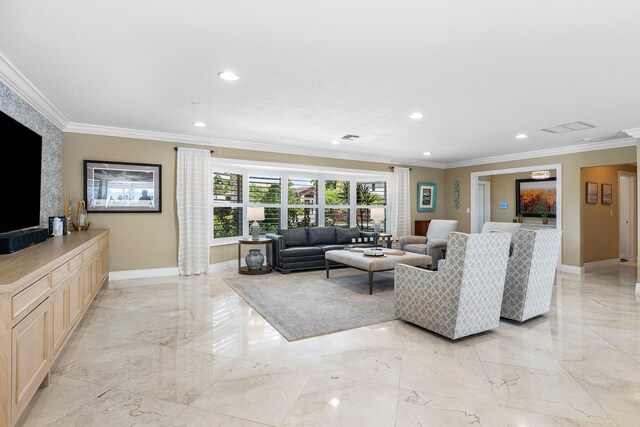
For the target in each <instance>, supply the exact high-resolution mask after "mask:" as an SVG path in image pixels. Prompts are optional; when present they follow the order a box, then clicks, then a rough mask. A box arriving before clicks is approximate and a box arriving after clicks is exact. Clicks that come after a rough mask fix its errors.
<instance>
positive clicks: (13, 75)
mask: <svg viewBox="0 0 640 427" xmlns="http://www.w3.org/2000/svg"><path fill="white" fill-rule="evenodd" d="M0 82H2V83H4V84H5V85H6V86H7V87H8V88H9V89H11V90H12V91H13V92H14V93H15V94H16V95H18V96H19V97H20V98H22V99H23V100H24V101H25V102H26V103H27V104H29V105H30V106H31V107H33V108H34V109H35V110H36V111H37V112H38V113H40V114H42V115H43V116H44V117H46V118H47V119H48V120H49V121H50V122H51V123H53V124H54V125H55V126H56V127H58V128H59V129H60V130H64V129H65V128H66V127H67V126H68V125H69V120H67V118H66V117H65V116H64V115H63V114H62V113H61V112H60V111H59V110H58V109H57V108H56V107H54V106H53V104H52V103H51V102H49V100H48V99H47V98H45V97H44V95H43V94H42V93H41V92H40V91H39V90H38V89H36V87H35V86H34V85H32V84H31V82H30V81H29V80H27V78H26V77H25V76H24V75H23V74H22V73H21V72H20V71H18V69H17V68H16V67H15V66H14V65H13V64H12V63H11V62H10V61H9V60H8V59H7V58H6V57H5V56H4V55H3V54H2V53H1V52H0Z"/></svg>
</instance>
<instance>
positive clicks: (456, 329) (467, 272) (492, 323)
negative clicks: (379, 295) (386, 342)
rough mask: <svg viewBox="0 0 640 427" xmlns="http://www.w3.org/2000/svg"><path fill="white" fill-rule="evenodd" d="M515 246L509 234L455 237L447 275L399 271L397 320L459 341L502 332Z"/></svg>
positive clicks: (451, 238) (407, 268)
mask: <svg viewBox="0 0 640 427" xmlns="http://www.w3.org/2000/svg"><path fill="white" fill-rule="evenodd" d="M510 240H511V236H510V235H509V234H508V233H486V234H464V233H456V232H453V233H451V234H450V235H449V245H448V248H447V263H446V265H445V266H444V268H442V269H441V270H438V271H436V272H433V271H427V270H421V269H419V268H416V267H410V266H408V265H404V264H400V265H398V266H397V267H396V270H395V299H396V314H397V315H398V316H399V317H400V318H402V319H404V320H406V321H408V322H411V323H414V324H416V325H418V326H421V327H423V328H425V329H429V330H430V331H433V332H436V333H438V334H440V335H444V336H446V337H449V338H451V339H454V340H456V339H458V338H462V337H465V336H467V335H472V334H476V333H478V332H483V331H487V330H489V329H493V328H496V327H498V324H499V323H500V307H501V304H502V292H503V288H504V279H505V275H506V273H507V261H508V258H509V242H510Z"/></svg>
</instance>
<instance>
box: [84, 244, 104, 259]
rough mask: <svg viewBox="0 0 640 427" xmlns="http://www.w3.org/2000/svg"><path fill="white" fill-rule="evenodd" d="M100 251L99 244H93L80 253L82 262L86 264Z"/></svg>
mask: <svg viewBox="0 0 640 427" xmlns="http://www.w3.org/2000/svg"><path fill="white" fill-rule="evenodd" d="M99 250H100V243H99V242H98V243H94V244H93V245H91V246H90V247H88V248H87V249H85V250H84V251H82V261H83V262H87V261H89V260H90V259H91V257H92V256H93V255H94V254H95V253H97V252H98V251H99Z"/></svg>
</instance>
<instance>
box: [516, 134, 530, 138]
mask: <svg viewBox="0 0 640 427" xmlns="http://www.w3.org/2000/svg"><path fill="white" fill-rule="evenodd" d="M528 137H529V135H527V134H526V133H519V134H517V135H516V139H526V138H528Z"/></svg>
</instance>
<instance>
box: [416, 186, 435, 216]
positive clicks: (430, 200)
mask: <svg viewBox="0 0 640 427" xmlns="http://www.w3.org/2000/svg"><path fill="white" fill-rule="evenodd" d="M436 196H437V186H436V184H435V183H433V182H419V183H418V212H435V211H436V198H437V197H436Z"/></svg>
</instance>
